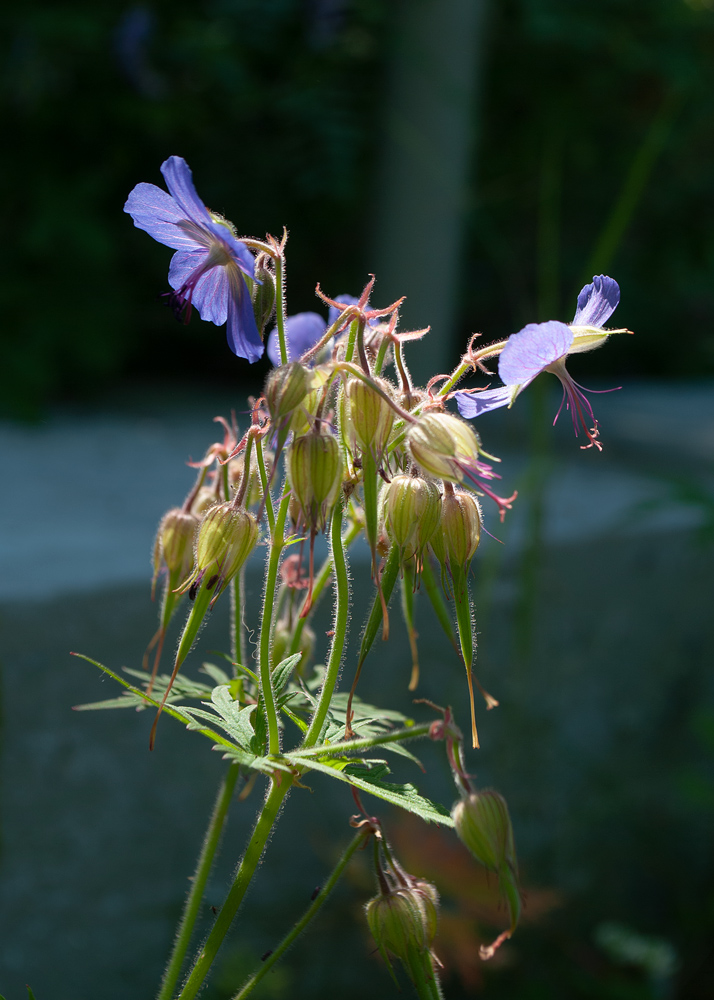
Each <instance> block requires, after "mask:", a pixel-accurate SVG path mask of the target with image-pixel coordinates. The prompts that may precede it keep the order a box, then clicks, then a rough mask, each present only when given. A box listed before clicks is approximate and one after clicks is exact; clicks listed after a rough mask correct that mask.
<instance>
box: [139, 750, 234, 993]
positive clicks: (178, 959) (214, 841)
mask: <svg viewBox="0 0 714 1000" xmlns="http://www.w3.org/2000/svg"><path fill="white" fill-rule="evenodd" d="M239 773H240V766H239V765H238V764H231V765H230V767H229V768H228V773H227V774H226V776H225V778H224V779H223V782H222V783H221V787H220V788H219V790H218V796H217V798H216V802H215V805H214V807H213V813H212V814H211V821H210V823H209V824H208V829H207V830H206V836H205V838H204V841H203V846H202V848H201V853H200V855H199V858H198V864H197V865H196V872H195V874H194V876H193V881H192V883H191V889H190V891H189V894H188V897H187V899H186V903H185V905H184V909H183V913H182V914H181V922H180V923H179V926H178V931H177V932H176V940H175V941H174V946H173V950H172V952H171V957H170V959H169V964H168V965H167V966H166V972H165V973H164V978H163V979H162V981H161V989H160V991H159V994H158V997H157V1000H170V998H171V996H172V995H173V991H174V986H175V985H176V982H177V980H178V977H179V974H180V972H181V966H182V965H183V962H184V959H185V957H186V951H187V950H188V946H189V944H190V942H191V934H192V933H193V928H194V925H195V923H196V918H197V917H198V911H199V909H200V907H201V901H202V899H203V893H204V891H205V888H206V882H207V881H208V874H209V872H210V870H211V866H212V864H213V859H214V858H215V856H216V850H217V848H218V843H219V841H220V839H221V833H222V832H223V827H224V825H225V821H226V816H227V815H228V807H229V805H230V802H231V797H232V795H233V789H234V788H235V784H236V780H237V778H238V775H239Z"/></svg>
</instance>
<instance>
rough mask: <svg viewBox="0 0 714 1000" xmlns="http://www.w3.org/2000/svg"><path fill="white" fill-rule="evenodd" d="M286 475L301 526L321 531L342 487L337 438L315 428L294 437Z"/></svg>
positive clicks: (340, 459)
mask: <svg viewBox="0 0 714 1000" xmlns="http://www.w3.org/2000/svg"><path fill="white" fill-rule="evenodd" d="M287 464H288V476H289V479H290V487H291V490H292V494H293V498H294V500H295V502H296V504H297V506H298V509H299V511H300V515H301V517H302V520H303V523H304V524H305V525H306V526H307V527H309V528H310V529H311V530H312V531H324V530H325V525H326V523H327V518H328V516H329V513H330V511H331V510H332V508H333V507H334V505H335V502H336V500H337V497H338V496H339V492H340V487H341V485H342V457H341V455H340V446H339V444H338V442H337V438H336V437H334V436H333V435H332V434H330V433H329V432H328V433H323V432H321V431H319V430H317V426H316V429H315V430H314V431H311V432H310V433H309V434H303V436H302V437H299V438H295V440H294V441H293V443H292V444H291V446H290V452H289V454H288V462H287Z"/></svg>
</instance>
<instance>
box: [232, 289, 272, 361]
mask: <svg viewBox="0 0 714 1000" xmlns="http://www.w3.org/2000/svg"><path fill="white" fill-rule="evenodd" d="M227 274H228V277H229V282H230V294H229V295H228V325H227V326H226V337H227V338H228V346H229V347H230V349H231V350H232V351H233V353H234V354H235V355H236V356H237V357H239V358H245V359H246V361H249V362H250V363H251V364H253V362H254V361H257V360H258V359H259V358H261V357H262V356H263V351H264V350H265V347H264V346H263V341H262V340H261V338H260V333H259V332H258V326H257V323H256V322H255V314H254V312H253V303H252V301H251V298H250V295H249V293H248V286H247V285H246V283H245V281H244V280H243V278H242V276H241V274H240V273H239V272H237V271H229V272H227Z"/></svg>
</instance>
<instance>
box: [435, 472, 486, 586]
mask: <svg viewBox="0 0 714 1000" xmlns="http://www.w3.org/2000/svg"><path fill="white" fill-rule="evenodd" d="M441 529H442V532H443V539H444V546H445V550H446V556H447V558H448V560H449V562H450V564H451V565H456V566H462V567H463V568H464V569H468V566H469V564H470V563H471V560H472V559H473V557H474V553H475V552H476V549H477V548H478V544H479V542H480V540H481V508H480V507H479V505H478V500H477V499H476V497H475V496H474V495H473V493H469V492H468V491H467V490H448V489H447V490H446V492H445V493H444V497H443V499H442V512H441Z"/></svg>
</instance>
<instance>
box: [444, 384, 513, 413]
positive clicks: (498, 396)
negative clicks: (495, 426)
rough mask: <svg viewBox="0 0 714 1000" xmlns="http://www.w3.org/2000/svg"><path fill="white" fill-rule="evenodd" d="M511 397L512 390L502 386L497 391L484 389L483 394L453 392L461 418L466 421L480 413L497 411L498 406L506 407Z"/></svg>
mask: <svg viewBox="0 0 714 1000" xmlns="http://www.w3.org/2000/svg"><path fill="white" fill-rule="evenodd" d="M512 395H513V392H512V390H511V389H510V388H509V387H508V386H507V385H504V386H501V387H500V388H499V389H484V391H483V392H473V393H471V392H455V393H454V399H455V400H456V405H457V406H458V408H459V413H460V414H461V416H462V417H465V419H466V420H472V419H473V418H474V417H478V416H480V415H481V414H482V413H488V412H489V411H490V410H497V409H498V408H499V407H500V406H508V404H509V403H510V402H511V397H512Z"/></svg>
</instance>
